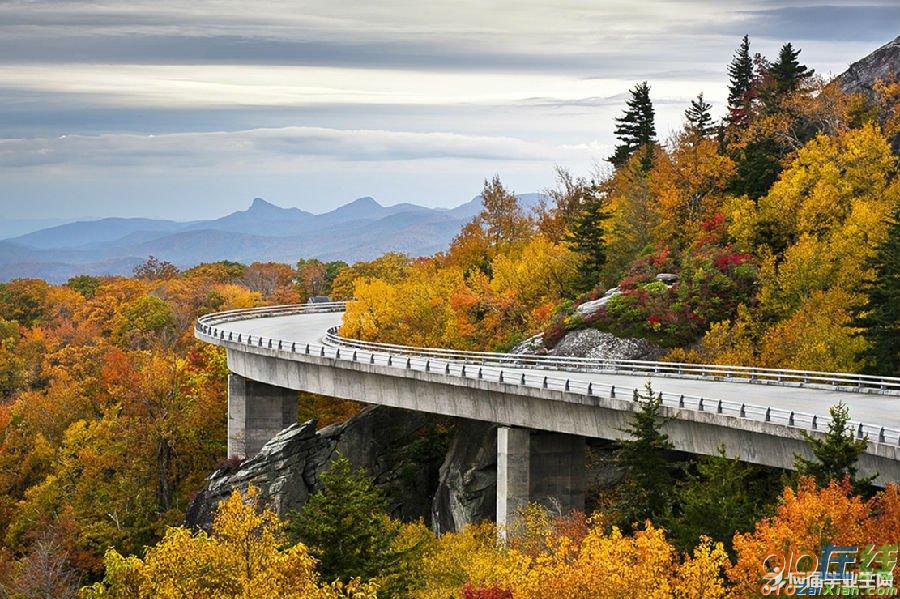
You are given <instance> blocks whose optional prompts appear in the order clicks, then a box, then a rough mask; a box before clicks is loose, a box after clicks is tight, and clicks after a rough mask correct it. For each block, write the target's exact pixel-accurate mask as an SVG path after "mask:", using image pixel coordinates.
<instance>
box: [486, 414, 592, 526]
mask: <svg viewBox="0 0 900 599" xmlns="http://www.w3.org/2000/svg"><path fill="white" fill-rule="evenodd" d="M585 457H586V441H585V438H584V437H581V436H578V435H566V434H562V433H552V432H546V431H537V430H530V429H524V428H511V427H505V426H500V427H498V428H497V526H498V530H499V531H500V535H501V536H502V537H504V538H505V536H506V531H507V530H508V529H509V528H510V527H514V526H515V521H516V519H517V517H518V515H519V513H520V511H521V510H522V509H523V508H524V507H525V506H527V505H528V504H529V503H538V504H541V505H543V506H544V507H546V508H548V509H550V510H552V511H558V512H559V513H560V514H561V515H565V514H567V513H569V512H571V511H572V510H583V509H584V496H585V487H586V476H585Z"/></svg>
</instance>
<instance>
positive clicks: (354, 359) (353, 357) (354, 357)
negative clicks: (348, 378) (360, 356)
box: [350, 349, 356, 362]
mask: <svg viewBox="0 0 900 599" xmlns="http://www.w3.org/2000/svg"><path fill="white" fill-rule="evenodd" d="M350 361H351V362H356V350H355V349H354V350H353V355H352V356H351V357H350Z"/></svg>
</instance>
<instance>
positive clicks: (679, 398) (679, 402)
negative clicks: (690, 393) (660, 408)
mask: <svg viewBox="0 0 900 599" xmlns="http://www.w3.org/2000/svg"><path fill="white" fill-rule="evenodd" d="M678 407H679V408H683V407H684V394H682V395H680V396H679V397H678Z"/></svg>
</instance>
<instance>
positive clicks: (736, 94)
mask: <svg viewBox="0 0 900 599" xmlns="http://www.w3.org/2000/svg"><path fill="white" fill-rule="evenodd" d="M728 80H729V81H728V122H729V123H731V124H733V125H736V126H745V125H746V124H747V123H748V122H749V120H750V107H751V103H752V100H753V98H752V94H751V90H752V86H753V59H752V58H751V56H750V36H748V35H745V36H744V37H743V39H741V45H740V46H739V47H738V49H737V52H735V54H734V57H733V58H732V59H731V64H730V65H728Z"/></svg>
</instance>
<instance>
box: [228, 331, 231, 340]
mask: <svg viewBox="0 0 900 599" xmlns="http://www.w3.org/2000/svg"><path fill="white" fill-rule="evenodd" d="M228 340H229V341H231V331H228Z"/></svg>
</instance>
